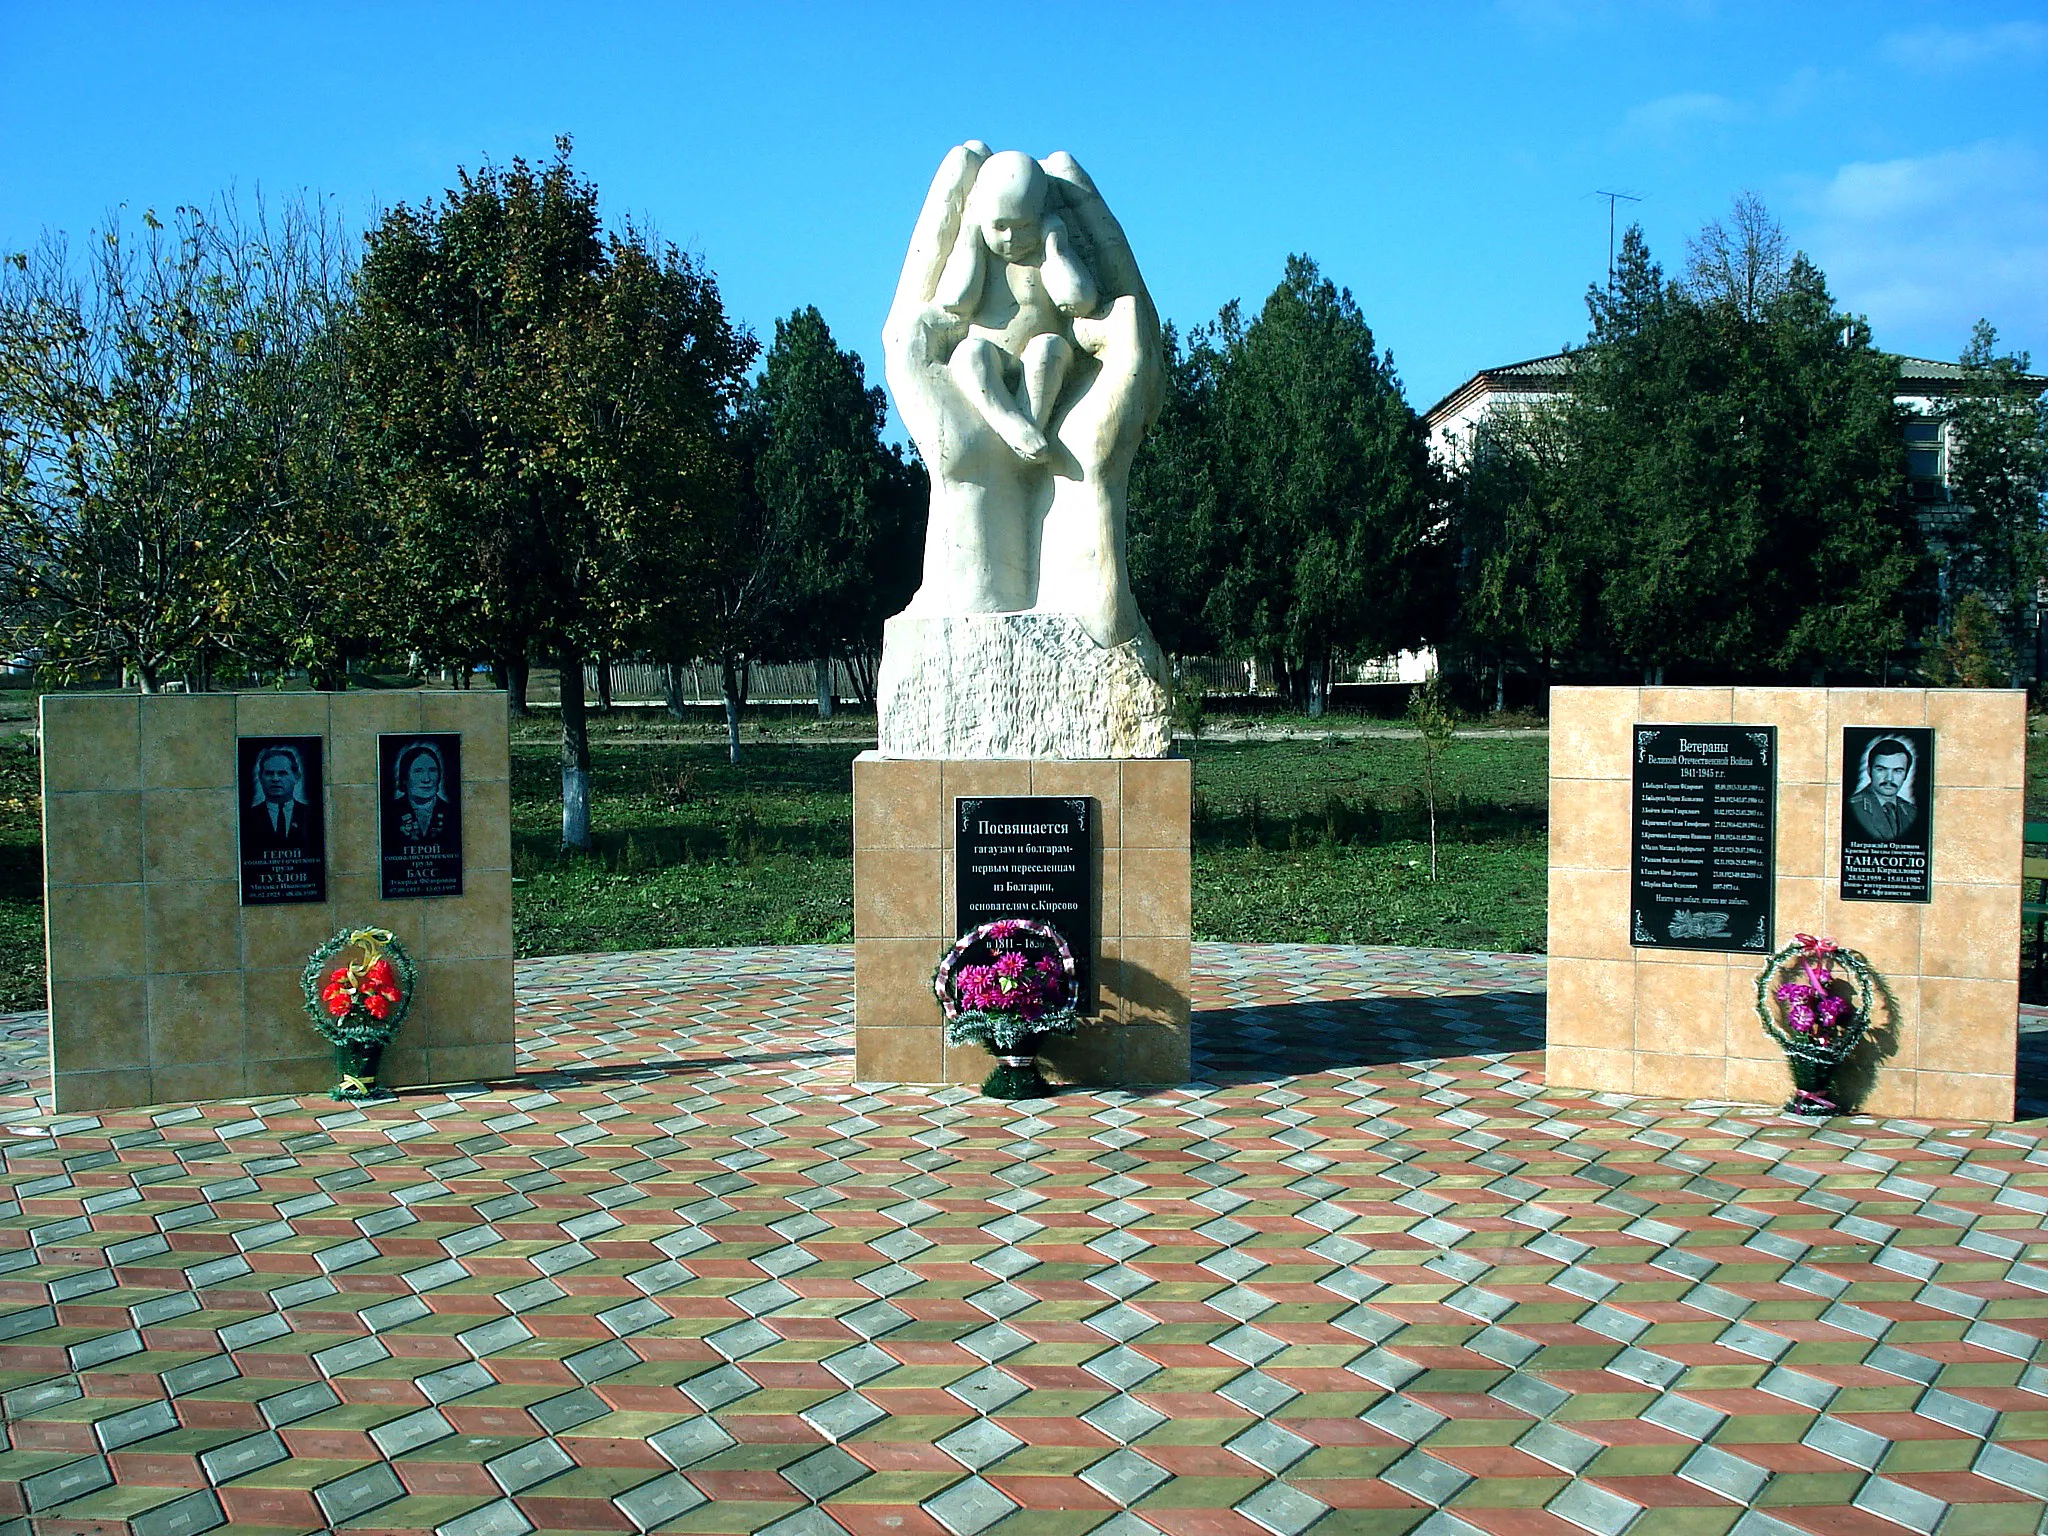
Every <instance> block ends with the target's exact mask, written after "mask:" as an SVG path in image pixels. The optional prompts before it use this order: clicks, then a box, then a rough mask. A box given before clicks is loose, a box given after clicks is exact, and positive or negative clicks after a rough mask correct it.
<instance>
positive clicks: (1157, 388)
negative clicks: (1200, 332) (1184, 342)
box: [1057, 293, 1164, 479]
mask: <svg viewBox="0 0 2048 1536" xmlns="http://www.w3.org/2000/svg"><path fill="white" fill-rule="evenodd" d="M1074 334H1075V339H1076V340H1077V341H1080V342H1081V343H1082V345H1083V346H1084V347H1085V348H1086V349H1087V350H1088V351H1089V352H1091V353H1093V354H1094V356H1095V358H1096V359H1097V361H1098V362H1100V364H1101V365H1102V366H1101V371H1100V372H1099V373H1097V374H1096V376H1095V377H1094V378H1093V379H1091V380H1090V381H1089V383H1088V386H1087V388H1086V390H1085V391H1084V392H1083V393H1082V395H1081V397H1080V398H1079V399H1078V400H1076V401H1075V402H1074V403H1073V405H1072V406H1071V407H1070V408H1069V409H1068V410H1067V412H1066V414H1065V415H1064V417H1063V418H1062V419H1061V420H1060V422H1059V424H1058V428H1057V433H1058V436H1059V439H1060V442H1061V443H1062V444H1064V445H1065V447H1066V449H1067V451H1068V452H1069V453H1071V454H1073V456H1074V457H1075V459H1076V460H1077V461H1078V462H1079V463H1080V464H1081V466H1082V468H1083V471H1084V473H1085V474H1086V475H1087V476H1088V477H1089V478H1091V479H1092V478H1096V477H1098V476H1099V475H1100V473H1101V472H1102V469H1103V467H1104V466H1105V465H1107V464H1109V463H1110V462H1111V461H1112V460H1114V459H1116V457H1117V456H1118V454H1119V453H1121V452H1127V451H1129V450H1133V449H1135V448H1136V446H1137V442H1138V439H1139V437H1140V436H1142V435H1143V433H1144V431H1145V429H1146V428H1147V427H1148V426H1150V425H1151V424H1152V422H1153V420H1154V419H1155V418H1157V416H1158V414H1159V405H1160V399H1161V385H1162V383H1163V380H1164V373H1163V370H1162V365H1161V362H1160V353H1159V320H1158V316H1157V315H1155V314H1154V313H1153V310H1152V301H1151V300H1150V299H1149V298H1147V297H1146V296H1145V295H1144V294H1143V293H1136V294H1125V295H1124V296H1123V297H1121V298H1119V299H1117V300H1116V301H1115V302H1114V303H1113V304H1111V305H1110V307H1109V311H1108V313H1107V314H1105V315H1104V316H1103V317H1102V318H1101V319H1099V320H1092V321H1086V322H1076V324H1075V327H1074Z"/></svg>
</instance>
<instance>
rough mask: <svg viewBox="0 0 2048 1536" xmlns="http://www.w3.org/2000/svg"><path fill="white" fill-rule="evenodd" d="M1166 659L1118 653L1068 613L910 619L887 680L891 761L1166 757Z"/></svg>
mask: <svg viewBox="0 0 2048 1536" xmlns="http://www.w3.org/2000/svg"><path fill="white" fill-rule="evenodd" d="M1165 676H1166V668H1165V662H1164V658H1162V657H1161V656H1160V655H1159V651H1158V647H1157V646H1156V645H1153V644H1152V643H1151V642H1150V641H1149V639H1148V640H1132V641H1128V642H1126V643H1125V644H1123V645H1120V646H1117V647H1115V648H1114V649H1112V650H1105V649H1104V648H1103V647H1102V646H1100V645H1097V644H1096V643H1095V640H1094V637H1093V636H1091V635H1090V634H1089V633H1088V631H1087V630H1086V629H1084V628H1083V627H1082V626H1081V622H1080V621H1079V620H1078V619H1075V618H1072V617H1069V616H1067V615H1065V614H1036V613H990V614H966V615H956V616H951V617H942V618H921V617H918V616H915V615H912V614H898V615H897V616H896V617H895V618H893V619H891V620H889V622H888V624H887V626H886V627H885V628H884V630H883V637H882V668H881V676H880V678H879V679H878V682H877V692H878V695H879V698H878V706H879V714H880V717H881V752H882V755H883V756H884V757H912V758H943V759H956V760H958V759H990V758H997V759H1019V758H1022V759H1037V758H1051V759H1060V760H1073V759H1103V758H1128V757H1155V758H1156V757H1164V756H1165V755H1166V754H1167V752H1168V751H1169V750H1170V749H1171V747H1172V745H1173V729H1172V725H1171V722H1170V720H1169V718H1168V716H1169V701H1168V699H1167V694H1166V689H1165V687H1164V686H1163V684H1162V683H1161V681H1160V680H1161V679H1162V678H1164V677H1165Z"/></svg>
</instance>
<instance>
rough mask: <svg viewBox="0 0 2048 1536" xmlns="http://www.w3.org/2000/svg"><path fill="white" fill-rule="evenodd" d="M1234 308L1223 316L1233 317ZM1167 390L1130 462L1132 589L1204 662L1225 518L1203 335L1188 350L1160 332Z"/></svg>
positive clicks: (1174, 648)
mask: <svg viewBox="0 0 2048 1536" xmlns="http://www.w3.org/2000/svg"><path fill="white" fill-rule="evenodd" d="M1235 313H1236V310H1235V306H1234V305H1233V306H1231V307H1229V308H1227V309H1226V310H1225V314H1226V315H1227V316H1234V315H1235ZM1162 343H1163V348H1164V352H1165V374H1166V381H1165V389H1164V391H1163V398H1162V399H1161V402H1160V408H1159V419H1158V420H1157V421H1155V422H1154V423H1153V424H1152V427H1151V430H1150V431H1148V432H1147V433H1146V434H1145V440H1144V442H1143V443H1142V444H1141V445H1140V446H1139V449H1138V454H1137V457H1136V459H1135V460H1134V461H1133V462H1132V464H1131V480H1130V501H1129V508H1130V510H1129V515H1128V522H1127V527H1128V529H1129V534H1128V537H1129V545H1130V567H1131V588H1132V591H1133V592H1134V594H1135V595H1136V597H1137V599H1138V611H1139V612H1141V613H1143V614H1144V615H1145V617H1146V619H1147V621H1148V622H1149V623H1150V624H1151V626H1152V633H1153V634H1154V636H1156V637H1157V638H1158V641H1159V643H1160V645H1161V646H1163V647H1164V648H1165V649H1166V650H1167V651H1168V652H1169V653H1170V654H1173V655H1179V656H1193V655H1205V654H1209V653H1212V652H1214V651H1216V650H1218V649H1219V648H1221V647H1222V646H1223V645H1224V644H1225V641H1224V638H1223V634H1222V633H1221V632H1220V629H1219V624H1218V622H1217V621H1218V620H1220V619H1221V617H1222V616H1221V615H1220V614H1218V615H1212V614H1211V612H1210V608H1209V600H1210V597H1211V596H1212V594H1213V593H1214V592H1215V590H1216V580H1215V578H1216V575H1217V567H1218V564H1219V562H1218V558H1217V543H1218V527H1219V522H1220V517H1221V503H1220V494H1221V493H1220V488H1219V486H1218V476H1217V473H1216V437H1215V415H1216V413H1215V395H1216V368H1217V363H1218V357H1217V354H1216V352H1215V350H1214V348H1213V347H1211V346H1210V344H1209V336H1208V333H1207V331H1198V332H1197V333H1196V334H1195V335H1194V336H1193V337H1191V338H1190V339H1189V341H1188V343H1187V345H1186V346H1185V347H1184V346H1183V345H1182V343H1181V339H1180V336H1179V334H1178V333H1177V332H1176V331H1175V330H1174V328H1173V327H1172V326H1171V325H1168V326H1166V327H1165V328H1164V334H1163V336H1162Z"/></svg>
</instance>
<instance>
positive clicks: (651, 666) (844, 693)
mask: <svg viewBox="0 0 2048 1536" xmlns="http://www.w3.org/2000/svg"><path fill="white" fill-rule="evenodd" d="M1172 663H1173V672H1174V676H1176V677H1182V678H1192V679H1199V680H1200V682H1201V684H1202V687H1203V690H1204V691H1205V692H1207V693H1208V694H1209V695H1210V696H1211V697H1216V698H1271V697H1274V696H1275V695H1277V694H1278V693H1279V691H1280V690H1279V687H1278V685H1277V684H1276V683H1275V681H1274V678H1273V668H1272V666H1271V665H1270V664H1269V663H1267V662H1264V661H1255V660H1238V659H1235V658H1232V657H1226V656H1175V657H1173V658H1172ZM664 670H665V668H664V667H662V666H661V665H660V664H659V663H656V662H651V661H615V662H613V663H611V683H612V702H613V703H615V704H662V703H666V702H667V700H668V693H667V690H666V689H665V687H664V686H663V677H662V674H663V672H664ZM676 671H677V674H678V676H677V680H678V682H680V683H681V685H682V688H681V693H682V698H681V702H683V703H685V704H722V703H723V702H724V701H725V694H724V691H723V686H722V683H721V680H720V678H721V675H720V671H719V666H718V663H717V662H715V661H701V660H700V661H691V662H685V663H683V664H681V665H680V666H678V667H677V669H676ZM1401 672H1402V658H1400V657H1387V658H1385V659H1382V660H1377V661H1346V662H1339V663H1337V664H1336V665H1334V666H1332V667H1331V669H1330V681H1331V683H1332V684H1333V685H1343V684H1353V683H1398V682H1400V681H1402V677H1401ZM583 693H584V697H585V698H587V699H589V700H591V701H592V702H593V703H594V702H596V700H597V697H598V686H597V667H596V666H595V665H594V664H590V665H586V666H585V667H584V669H583ZM832 696H833V697H834V698H836V699H839V700H842V701H844V700H848V699H856V698H858V697H860V690H859V688H858V687H856V686H855V684H854V680H853V676H852V674H851V673H850V672H848V670H847V668H846V664H845V663H844V662H842V661H834V662H833V663H832ZM527 697H528V698H529V699H530V700H532V701H533V702H535V703H540V704H547V703H554V702H558V701H559V700H560V698H561V690H560V688H559V687H558V686H557V682H556V674H555V673H554V672H553V671H552V670H547V671H543V670H542V669H540V668H538V667H536V668H535V669H534V671H533V678H532V682H531V683H530V685H529V686H528V689H527ZM817 698H818V681H817V671H816V667H815V665H814V664H813V663H811V662H808V661H800V662H760V663H756V664H755V666H754V668H753V671H752V674H751V676H750V678H749V683H748V688H747V702H748V703H749V704H814V703H816V702H817Z"/></svg>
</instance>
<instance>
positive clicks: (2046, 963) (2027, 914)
mask: <svg viewBox="0 0 2048 1536" xmlns="http://www.w3.org/2000/svg"><path fill="white" fill-rule="evenodd" d="M2025 838H2026V847H2025V848H2024V849H2023V850H2022V855H2021V859H2020V898H2021V899H2020V918H2021V921H2023V922H2029V923H2032V924H2033V925H2034V970H2033V976H2032V982H2033V985H2032V986H2031V987H2030V988H2029V989H2028V990H2029V991H2030V992H2032V994H2033V995H2034V996H2035V997H2036V998H2039V997H2041V996H2042V986H2041V983H2042V977H2043V975H2044V974H2048V944H2044V942H2043V940H2044V939H2048V821H2030V822H2028V823H2027V830H2026V834H2025Z"/></svg>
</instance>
